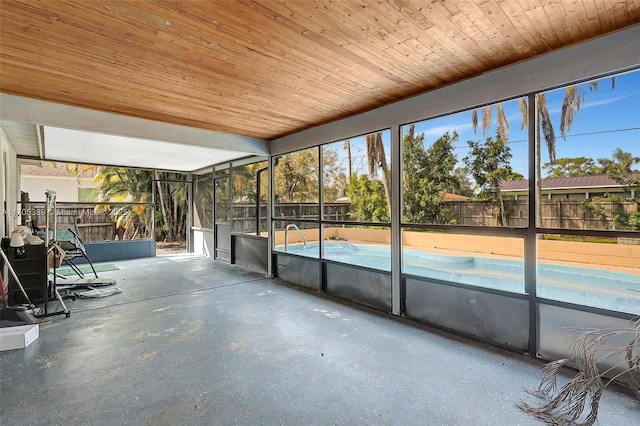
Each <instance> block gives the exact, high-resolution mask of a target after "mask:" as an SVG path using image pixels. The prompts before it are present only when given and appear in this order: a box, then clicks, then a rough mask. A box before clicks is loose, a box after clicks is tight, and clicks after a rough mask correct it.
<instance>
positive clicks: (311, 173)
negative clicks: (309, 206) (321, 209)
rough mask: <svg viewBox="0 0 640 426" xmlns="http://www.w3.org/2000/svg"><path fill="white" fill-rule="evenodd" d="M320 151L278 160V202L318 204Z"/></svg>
mask: <svg viewBox="0 0 640 426" xmlns="http://www.w3.org/2000/svg"><path fill="white" fill-rule="evenodd" d="M318 179H319V176H318V150H317V149H307V150H304V151H298V152H292V153H290V154H285V155H283V156H281V157H279V158H278V159H277V163H276V167H275V195H276V202H280V203H304V202H317V201H318V198H319V196H318V195H319V194H318V189H319V186H318Z"/></svg>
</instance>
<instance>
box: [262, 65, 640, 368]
mask: <svg viewBox="0 0 640 426" xmlns="http://www.w3.org/2000/svg"><path fill="white" fill-rule="evenodd" d="M638 70H640V68H639V67H638V66H637V65H636V66H632V67H629V68H626V69H621V70H616V71H607V72H602V73H598V74H594V75H590V76H588V77H585V78H580V79H572V80H569V81H568V82H565V83H562V84H556V85H553V86H550V87H547V88H541V89H540V90H536V91H532V92H527V93H522V94H514V95H512V96H509V97H506V98H503V99H498V100H495V99H492V100H491V101H490V102H483V103H479V104H475V105H474V106H468V105H467V106H465V107H464V108H459V109H455V110H452V111H450V112H441V113H439V114H437V115H433V116H426V117H424V118H422V119H432V118H438V117H443V116H448V115H451V114H455V113H458V112H464V111H469V110H471V109H476V108H482V107H485V106H487V105H491V104H495V103H497V102H503V101H507V100H512V99H515V98H518V97H524V98H525V99H526V100H527V108H528V109H527V117H528V120H529V123H537V115H536V95H537V94H539V93H543V92H546V91H548V90H550V89H556V88H564V87H567V86H568V85H572V84H580V83H584V82H588V81H591V80H594V79H600V78H606V77H610V76H612V75H616V74H619V73H623V72H637V71H638ZM394 117H399V114H397V113H396V114H395V115H394ZM398 121H400V120H398ZM417 121H419V120H418V119H411V120H409V121H407V123H402V122H397V123H391V124H389V125H388V126H386V127H383V128H386V129H389V130H390V134H391V162H390V165H391V188H392V190H391V205H390V215H391V221H390V222H382V223H381V222H359V221H352V220H342V221H341V220H331V219H326V218H325V215H324V211H325V203H324V199H323V193H324V190H323V188H324V185H323V175H324V173H323V170H324V168H323V155H322V148H323V146H326V145H329V144H332V143H336V142H341V141H344V140H347V139H349V138H353V137H357V136H347V137H341V138H339V139H334V140H330V141H326V142H323V141H322V140H321V139H317V141H316V143H313V144H310V145H308V146H306V147H304V148H298V149H296V150H292V151H287V152H284V151H282V152H278V153H277V154H275V155H272V157H271V161H270V163H269V164H270V174H269V178H270V191H271V198H270V199H271V200H272V201H271V203H270V209H269V212H270V214H271V218H270V222H269V223H270V224H271V226H270V232H269V236H270V241H269V248H270V253H271V254H270V256H269V261H270V263H271V265H270V266H269V271H271V272H272V273H275V275H276V276H277V275H278V273H277V269H278V268H277V266H278V265H277V264H278V262H280V259H283V258H289V257H291V258H297V259H298V260H296V261H295V262H314V263H315V262H317V271H318V272H317V275H316V276H314V277H313V280H316V279H317V280H318V285H317V288H316V287H315V286H309V285H308V283H307V284H305V285H303V287H307V288H312V289H314V290H318V291H320V292H327V282H326V278H325V277H326V275H327V265H334V264H337V265H341V267H345V268H347V269H352V270H353V271H355V272H354V274H355V275H354V277H356V276H357V274H358V273H357V271H358V270H360V271H364V270H368V269H369V268H366V267H362V266H358V265H354V264H349V263H342V262H336V261H335V260H331V259H326V258H325V256H324V250H323V249H324V244H325V242H324V241H325V238H324V228H325V226H327V225H329V226H332V225H333V226H336V225H338V226H343V227H344V226H364V227H366V226H376V227H388V228H390V234H391V244H390V248H391V272H390V277H391V301H392V303H391V307H390V309H389V313H391V314H393V315H397V316H407V315H406V314H407V310H406V307H407V300H406V294H407V282H408V281H409V282H415V281H420V282H422V281H425V278H424V277H422V276H416V275H414V274H411V273H405V272H403V270H402V252H403V250H404V249H403V242H402V235H403V231H405V230H410V229H419V230H425V231H440V232H447V233H451V234H463V235H473V236H476V235H484V236H491V237H515V238H517V239H520V240H522V245H523V253H524V254H523V268H524V269H523V280H524V292H523V293H514V292H511V291H504V290H499V289H492V288H484V287H480V286H478V287H476V286H472V285H468V284H463V283H459V282H453V281H442V280H437V279H428V280H426V281H429V282H431V283H432V284H433V285H436V286H440V287H444V288H445V293H446V292H447V291H448V290H446V288H451V289H459V290H460V291H462V292H465V291H472V292H474V293H478V294H485V295H487V297H494V296H495V297H498V298H499V299H500V300H502V302H500V303H507V305H508V304H510V303H511V302H509V300H513V303H516V304H517V306H522V302H523V301H524V302H526V306H527V309H526V313H525V317H526V318H522V321H521V323H522V324H525V323H526V330H525V331H526V345H525V346H526V347H522V344H521V343H522V335H520V336H519V337H516V339H515V340H516V341H518V342H520V343H519V344H515V345H514V344H511V343H509V342H502V341H501V339H500V338H497V339H493V338H485V337H483V336H478V335H475V334H473V333H467V332H466V331H465V330H459V329H454V331H456V332H461V333H462V334H471V335H472V336H473V337H476V338H479V339H480V340H485V341H488V342H490V343H492V344H496V345H498V346H506V347H509V348H511V349H513V348H515V349H520V350H523V351H525V352H528V353H529V354H530V355H531V356H533V357H538V356H539V353H540V345H541V337H540V330H541V318H540V312H541V310H542V307H544V306H550V307H557V308H562V309H565V310H567V312H568V315H569V316H571V314H570V312H571V311H575V312H584V313H585V314H588V315H596V316H598V315H600V316H604V317H608V318H612V319H618V320H622V321H623V322H624V321H629V320H631V319H633V318H634V314H632V313H628V312H623V311H616V310H611V309H606V308H602V307H597V306H590V305H588V304H580V303H572V302H567V301H563V300H555V299H550V298H546V297H543V296H540V295H539V294H538V277H537V274H538V272H537V265H538V263H539V262H540V260H539V259H538V257H537V256H538V247H537V241H538V236H539V235H540V234H546V235H576V236H595V237H609V238H618V237H619V238H640V232H638V231H624V230H590V229H569V228H567V229H565V228H549V227H542V226H539V225H537V224H536V217H537V214H538V213H537V207H538V202H537V200H536V199H535V197H534V196H533V194H535V190H536V181H537V180H539V179H541V177H540V176H537V170H536V150H535V142H534V141H535V140H536V137H537V135H536V133H537V132H538V126H537V125H530V126H528V131H527V140H528V141H527V147H528V148H527V165H528V166H527V167H528V170H527V172H528V176H529V179H528V193H529V195H530V196H529V198H528V200H529V201H528V224H527V226H524V227H498V226H496V227H493V226H473V225H441V224H426V223H409V222H404V221H403V216H402V211H403V203H402V195H403V193H402V189H403V183H402V166H403V165H402V144H401V140H402V137H401V135H402V133H401V132H402V126H405V125H407V124H410V123H415V122H417ZM375 131H376V130H374V132H375ZM326 133H329V132H319V134H320V135H325V134H326ZM367 133H369V132H355V133H354V134H355V135H358V136H359V135H364V134H367ZM314 137H318V136H316V134H315V133H314V134H313V136H312V137H311V139H313V138H314ZM285 139H287V138H285ZM287 144H288V145H293V144H294V142H293V141H292V140H289V139H287ZM303 149H313V150H317V153H318V165H317V167H318V170H319V172H318V173H319V177H318V178H319V186H318V205H319V207H318V208H319V212H320V213H319V215H318V218H317V219H305V218H288V219H287V220H288V221H289V222H292V223H311V224H314V225H316V226H317V227H318V257H317V258H311V259H303V257H304V256H301V255H298V254H295V253H284V252H282V251H278V250H276V248H275V245H274V241H275V236H274V232H275V223H276V222H279V221H282V220H283V219H280V218H277V217H273V214H274V211H273V208H274V205H273V200H275V194H274V187H275V185H274V181H275V173H274V159H275V158H276V157H278V156H280V155H284V154H288V153H291V152H296V151H300V150H303ZM287 262H290V261H289V260H287ZM274 266H275V267H274ZM374 270H375V269H374ZM380 272H381V273H384V271H380ZM293 275H294V280H295V275H296V274H293ZM300 279H302V278H300ZM285 281H290V280H288V279H285ZM290 282H291V281H290ZM293 284H296V283H295V282H293ZM329 293H330V292H329ZM338 297H343V296H340V295H338ZM346 298H347V299H349V300H351V301H355V302H357V303H360V301H359V300H356V299H353V298H349V297H346ZM364 304H367V303H364ZM505 306H506V305H505ZM382 310H385V309H382ZM414 319H417V320H418V321H422V320H421V319H420V318H414ZM426 322H427V323H429V324H430V325H435V326H438V327H443V328H449V327H447V326H446V325H442V324H438V323H434V322H431V321H426ZM496 324H497V323H496ZM518 345H520V346H518Z"/></svg>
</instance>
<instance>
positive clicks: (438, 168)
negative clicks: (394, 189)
mask: <svg viewBox="0 0 640 426" xmlns="http://www.w3.org/2000/svg"><path fill="white" fill-rule="evenodd" d="M414 131H415V128H414V126H411V127H410V130H409V133H408V134H406V135H405V136H404V138H403V141H402V162H403V168H402V175H403V176H402V179H403V180H402V181H403V185H404V192H403V203H404V211H403V215H404V221H405V222H409V223H451V222H454V221H455V218H454V216H453V213H452V211H451V209H449V208H448V207H447V206H446V205H445V203H444V196H445V193H446V192H456V191H460V189H461V182H460V173H459V171H458V172H456V168H455V166H456V163H457V157H456V155H455V154H454V153H453V149H454V143H456V142H457V141H458V133H456V132H453V134H450V133H449V132H447V133H445V134H444V135H442V136H441V137H440V138H438V139H437V140H436V141H435V142H433V144H432V145H431V146H429V147H428V148H427V149H425V147H424V133H420V134H419V135H417V136H416V135H415V133H414Z"/></svg>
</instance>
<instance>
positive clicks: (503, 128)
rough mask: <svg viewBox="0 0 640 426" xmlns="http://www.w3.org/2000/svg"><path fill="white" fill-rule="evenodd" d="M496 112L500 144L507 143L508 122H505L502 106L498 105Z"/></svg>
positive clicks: (505, 117)
mask: <svg viewBox="0 0 640 426" xmlns="http://www.w3.org/2000/svg"><path fill="white" fill-rule="evenodd" d="M496 110H497V112H498V134H499V135H500V138H501V139H502V142H503V143H507V142H508V141H509V121H507V116H506V115H505V113H504V108H503V107H502V104H498V106H497V107H496Z"/></svg>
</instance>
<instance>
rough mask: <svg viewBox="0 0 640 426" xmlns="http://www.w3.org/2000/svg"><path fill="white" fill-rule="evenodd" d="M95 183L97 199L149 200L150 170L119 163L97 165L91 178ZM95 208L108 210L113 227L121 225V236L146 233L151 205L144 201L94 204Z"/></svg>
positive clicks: (148, 230)
mask: <svg viewBox="0 0 640 426" xmlns="http://www.w3.org/2000/svg"><path fill="white" fill-rule="evenodd" d="M93 180H94V182H97V183H99V186H98V191H99V195H98V202H102V203H109V202H113V203H150V202H151V172H149V171H148V170H140V169H128V168H120V167H100V168H99V171H98V173H97V174H96V176H95V177H94V178H93ZM96 210H97V211H108V212H109V214H110V215H111V217H112V219H113V221H114V222H115V223H116V227H118V228H124V229H125V232H124V235H123V239H134V238H138V237H140V236H145V235H148V233H149V232H150V227H149V226H150V224H151V209H148V208H147V206H144V205H124V206H123V205H119V206H116V207H113V208H111V207H110V206H109V205H100V206H96Z"/></svg>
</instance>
